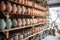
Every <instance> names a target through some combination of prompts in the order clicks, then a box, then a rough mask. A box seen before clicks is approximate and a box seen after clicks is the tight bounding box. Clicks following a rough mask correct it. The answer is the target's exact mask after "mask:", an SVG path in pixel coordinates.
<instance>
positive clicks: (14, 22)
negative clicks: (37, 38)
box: [12, 19, 17, 27]
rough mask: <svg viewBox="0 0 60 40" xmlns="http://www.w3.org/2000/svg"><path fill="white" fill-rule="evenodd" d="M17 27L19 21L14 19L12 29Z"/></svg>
mask: <svg viewBox="0 0 60 40" xmlns="http://www.w3.org/2000/svg"><path fill="white" fill-rule="evenodd" d="M16 26H17V20H16V19H13V20H12V27H16Z"/></svg>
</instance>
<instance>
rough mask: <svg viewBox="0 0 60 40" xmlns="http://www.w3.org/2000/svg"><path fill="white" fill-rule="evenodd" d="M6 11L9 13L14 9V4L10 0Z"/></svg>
mask: <svg viewBox="0 0 60 40" xmlns="http://www.w3.org/2000/svg"><path fill="white" fill-rule="evenodd" d="M6 11H7V12H9V13H10V12H11V11H12V5H11V3H9V2H7V3H6Z"/></svg>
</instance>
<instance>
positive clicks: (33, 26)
mask: <svg viewBox="0 0 60 40" xmlns="http://www.w3.org/2000/svg"><path fill="white" fill-rule="evenodd" d="M1 1H4V2H7V1H8V2H10V3H11V5H12V4H16V5H20V6H25V7H27V9H28V8H31V9H32V10H35V11H36V10H39V11H41V12H42V13H41V14H43V12H45V13H46V12H47V8H46V7H44V5H40V6H41V7H42V8H43V9H42V8H37V7H35V3H36V4H37V3H38V2H36V1H34V0H26V1H31V2H32V3H33V6H29V5H26V4H22V3H18V2H15V1H11V0H1ZM42 3H43V4H44V3H45V1H44V2H42ZM38 4H39V3H38ZM38 4H37V5H38ZM46 5H47V4H46ZM0 12H1V11H0ZM2 13H3V15H4V16H5V17H6V18H9V17H11V15H17V16H18V15H23V16H31V19H37V18H35V17H38V16H39V17H40V16H41V17H46V16H49V14H48V13H46V14H45V15H44V16H43V15H33V12H32V14H28V12H27V14H13V13H12V12H11V14H9V12H6V11H2ZM36 14H37V13H36ZM39 14H40V13H39ZM39 19H40V18H39ZM42 24H43V25H46V24H47V21H46V22H42V23H36V24H31V25H25V26H21V27H15V28H10V29H4V30H0V32H3V33H4V34H5V35H6V39H7V40H8V39H9V35H10V33H9V32H10V31H15V30H21V29H23V30H24V31H25V28H31V29H33V30H32V34H31V35H30V36H28V37H25V38H24V40H25V39H28V38H30V37H33V36H35V35H37V34H39V33H41V32H43V31H44V30H47V29H48V28H46V29H43V30H40V31H39V32H37V33H34V29H35V26H37V25H42ZM19 33H20V32H19Z"/></svg>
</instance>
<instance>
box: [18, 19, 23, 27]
mask: <svg viewBox="0 0 60 40" xmlns="http://www.w3.org/2000/svg"><path fill="white" fill-rule="evenodd" d="M17 25H18V27H20V26H22V20H21V19H18V21H17Z"/></svg>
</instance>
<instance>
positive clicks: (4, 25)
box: [0, 19, 6, 30]
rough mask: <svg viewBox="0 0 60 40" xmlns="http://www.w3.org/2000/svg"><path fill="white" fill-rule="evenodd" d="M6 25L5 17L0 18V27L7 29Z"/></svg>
mask: <svg viewBox="0 0 60 40" xmlns="http://www.w3.org/2000/svg"><path fill="white" fill-rule="evenodd" d="M5 27H6V23H5V21H4V19H0V29H1V30H3V29H5Z"/></svg>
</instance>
